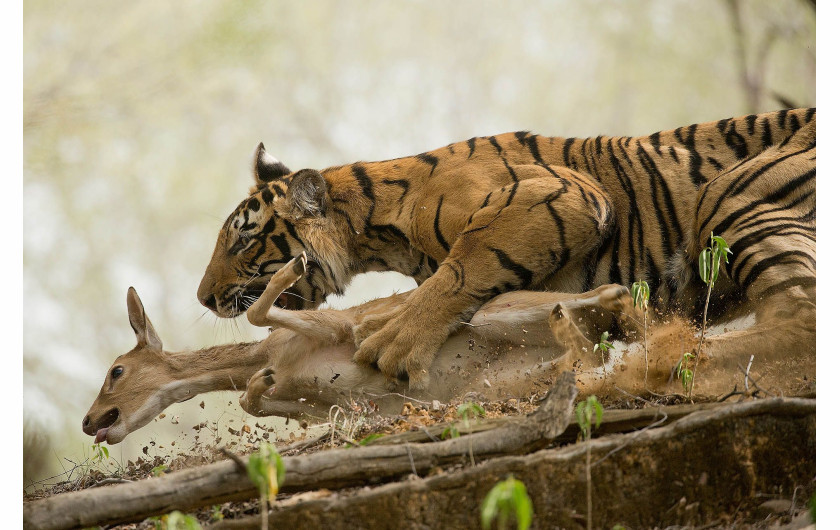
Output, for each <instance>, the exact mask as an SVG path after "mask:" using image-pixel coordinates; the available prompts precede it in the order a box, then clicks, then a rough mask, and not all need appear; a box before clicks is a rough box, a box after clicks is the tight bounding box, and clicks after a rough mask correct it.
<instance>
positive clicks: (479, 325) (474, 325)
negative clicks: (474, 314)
mask: <svg viewBox="0 0 840 530" xmlns="http://www.w3.org/2000/svg"><path fill="white" fill-rule="evenodd" d="M458 323H459V324H463V325H465V326H469V327H471V328H480V327H484V326H489V325H490V323H489V322H488V323H486V324H470V323H469V322H458Z"/></svg>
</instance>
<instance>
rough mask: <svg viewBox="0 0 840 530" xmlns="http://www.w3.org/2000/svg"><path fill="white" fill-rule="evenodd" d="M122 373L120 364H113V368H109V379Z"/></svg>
mask: <svg viewBox="0 0 840 530" xmlns="http://www.w3.org/2000/svg"><path fill="white" fill-rule="evenodd" d="M122 373H123V367H122V366H115V367H114V369H113V370H111V379H116V378H118V377H119V376H121V375H122Z"/></svg>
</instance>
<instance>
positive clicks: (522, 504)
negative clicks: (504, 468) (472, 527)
mask: <svg viewBox="0 0 840 530" xmlns="http://www.w3.org/2000/svg"><path fill="white" fill-rule="evenodd" d="M511 515H514V516H515V517H516V528H517V529H518V530H526V529H527V528H530V527H531V520H532V519H533V517H534V506H533V504H532V503H531V497H529V496H528V490H527V489H526V488H525V484H523V483H522V481H519V480H516V479H515V478H513V477H508V478H507V479H505V480H503V481H501V482H499V483H498V484H496V485H495V486H493V489H491V490H490V492H489V493H487V496H486V497H484V501H483V502H482V503H481V527H482V528H483V529H484V530H487V529H489V528H490V527H491V525H492V524H493V521H494V520H496V519H498V528H507V523H508V520H509V519H510V516H511Z"/></svg>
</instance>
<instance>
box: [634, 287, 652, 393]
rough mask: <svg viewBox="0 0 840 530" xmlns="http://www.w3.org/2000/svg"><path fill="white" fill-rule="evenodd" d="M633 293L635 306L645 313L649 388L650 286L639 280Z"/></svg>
mask: <svg viewBox="0 0 840 530" xmlns="http://www.w3.org/2000/svg"><path fill="white" fill-rule="evenodd" d="M630 293H631V294H632V295H633V307H638V308H640V309H641V310H642V314H643V315H644V344H645V388H647V380H648V346H647V315H648V301H649V300H650V286H649V285H648V283H647V282H646V281H644V280H639V281H637V282H635V283H633V287H632V288H631V289H630Z"/></svg>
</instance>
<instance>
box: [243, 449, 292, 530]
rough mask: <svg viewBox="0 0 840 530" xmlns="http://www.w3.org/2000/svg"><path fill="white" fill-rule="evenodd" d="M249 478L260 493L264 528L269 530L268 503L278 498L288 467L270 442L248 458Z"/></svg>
mask: <svg viewBox="0 0 840 530" xmlns="http://www.w3.org/2000/svg"><path fill="white" fill-rule="evenodd" d="M248 477H249V478H250V479H251V482H253V483H254V485H255V486H256V487H257V490H259V492H260V513H261V515H262V527H263V528H268V501H269V499H273V498H274V497H276V496H277V492H278V491H280V486H281V485H282V484H283V480H284V479H285V478H286V467H285V466H284V465H283V459H282V458H281V457H280V455H279V454H277V450H276V449H275V448H274V446H273V445H271V444H270V443H268V442H262V443H261V444H260V450H259V451H257V452H256V453H253V454H251V456H250V457H249V458H248Z"/></svg>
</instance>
